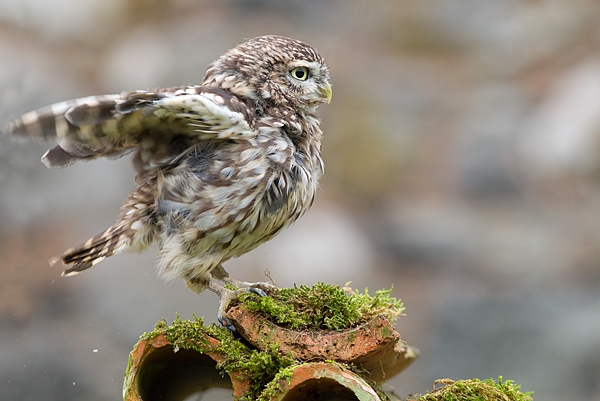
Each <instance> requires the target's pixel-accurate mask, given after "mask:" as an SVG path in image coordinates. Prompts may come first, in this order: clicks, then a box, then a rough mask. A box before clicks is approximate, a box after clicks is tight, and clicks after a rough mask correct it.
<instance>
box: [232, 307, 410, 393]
mask: <svg viewBox="0 0 600 401" xmlns="http://www.w3.org/2000/svg"><path fill="white" fill-rule="evenodd" d="M227 317H228V318H229V320H230V321H231V322H232V324H233V325H234V326H235V328H236V330H237V331H238V333H240V335H241V336H242V337H244V338H245V339H246V340H247V341H248V342H250V343H251V344H252V345H254V346H255V347H257V348H259V349H264V348H265V346H266V345H268V344H279V350H280V351H281V352H282V353H285V354H290V355H293V356H295V357H296V358H298V359H301V360H305V361H315V360H334V361H338V362H344V363H354V364H357V365H361V366H362V367H363V368H365V369H367V370H368V371H370V372H371V374H372V378H373V380H375V381H376V382H379V381H382V380H384V379H385V378H389V377H391V376H393V375H395V374H397V373H398V372H400V371H401V370H403V369H405V368H406V367H407V366H408V365H410V363H412V361H413V360H414V359H415V358H416V356H417V355H418V351H416V349H414V348H410V347H408V346H407V345H406V343H405V342H404V341H402V340H400V334H398V332H397V331H396V330H394V328H393V327H392V325H391V323H390V322H389V321H388V320H387V319H386V318H384V317H382V316H377V317H375V318H374V319H372V320H371V321H369V322H367V323H365V324H363V325H361V326H359V327H356V328H353V329H349V330H345V331H341V332H337V331H326V330H323V331H308V330H306V331H295V330H290V329H287V328H283V327H280V326H277V325H276V324H275V323H273V322H271V321H269V320H267V319H266V318H265V317H264V316H262V315H260V314H259V313H253V312H249V311H248V310H246V309H244V308H243V306H241V305H236V306H234V307H232V308H230V309H229V311H228V312H227Z"/></svg>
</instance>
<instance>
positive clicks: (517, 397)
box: [408, 376, 533, 401]
mask: <svg viewBox="0 0 600 401" xmlns="http://www.w3.org/2000/svg"><path fill="white" fill-rule="evenodd" d="M437 383H442V384H444V386H443V387H441V388H438V389H436V390H434V391H432V392H431V393H428V394H425V395H423V396H420V397H417V398H409V399H408V401H417V400H418V401H496V400H497V401H531V400H532V398H531V396H532V395H533V393H523V392H521V391H520V388H521V386H518V385H515V384H513V382H512V381H511V380H507V381H502V376H500V377H499V378H498V381H497V382H496V381H495V380H494V379H487V380H479V379H471V380H458V381H453V380H448V379H446V380H440V381H438V382H436V384H437Z"/></svg>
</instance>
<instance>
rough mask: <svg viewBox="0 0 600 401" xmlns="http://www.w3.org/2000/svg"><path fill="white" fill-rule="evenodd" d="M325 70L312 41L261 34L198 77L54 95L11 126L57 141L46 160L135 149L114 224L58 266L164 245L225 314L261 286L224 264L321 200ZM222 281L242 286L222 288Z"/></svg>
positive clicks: (174, 266)
mask: <svg viewBox="0 0 600 401" xmlns="http://www.w3.org/2000/svg"><path fill="white" fill-rule="evenodd" d="M329 80H330V77H329V70H328V68H327V66H326V64H325V61H324V60H323V58H322V57H321V56H320V55H319V53H318V52H317V51H316V50H315V49H313V48H312V47H310V46H309V45H307V44H305V43H303V42H300V41H298V40H294V39H289V38H285V37H282V36H272V35H270V36H260V37H257V38H254V39H251V40H249V41H247V42H245V43H242V44H240V45H238V46H237V47H235V48H233V49H231V50H229V51H227V52H226V53H225V54H223V55H222V56H221V57H220V58H218V59H217V60H216V61H214V62H213V63H212V64H211V65H210V66H209V67H208V70H207V72H206V75H205V76H204V79H203V81H202V84H201V85H188V86H182V87H176V88H168V89H158V90H149V91H145V90H138V91H133V92H123V93H121V94H118V95H103V96H90V97H84V98H80V99H75V100H68V101H65V102H61V103H56V104H53V105H50V106H47V107H43V108H41V109H39V110H36V111H32V112H30V113H27V114H24V115H23V116H22V117H21V118H20V119H18V120H17V121H15V122H13V123H11V124H10V125H9V127H8V132H9V133H11V134H12V135H14V136H17V137H25V138H31V139H43V140H51V141H55V142H56V146H54V147H52V148H51V149H49V150H48V151H47V152H46V153H45V154H44V155H43V157H42V161H43V163H44V164H45V165H46V166H47V167H49V168H63V167H67V166H70V165H72V164H73V163H75V162H78V161H82V160H83V161H89V160H93V159H97V158H100V157H106V158H109V159H116V158H120V157H122V156H124V155H127V154H129V153H131V154H132V159H133V165H134V168H135V170H136V172H137V174H136V176H135V183H136V185H137V187H136V188H135V190H133V191H132V192H131V193H130V194H129V196H128V197H127V199H126V200H125V202H124V203H123V206H122V208H121V213H120V215H119V217H118V219H117V221H116V223H115V224H113V225H112V226H110V227H109V228H107V229H106V230H105V231H103V232H102V233H100V234H98V235H96V236H94V237H92V238H90V239H88V240H87V241H85V242H84V243H82V244H81V245H79V246H76V247H74V248H71V249H69V250H67V251H65V252H64V253H63V254H62V255H60V256H58V257H56V258H53V259H52V260H51V261H50V262H51V264H55V263H57V262H62V263H63V264H64V265H65V267H66V269H65V270H64V272H63V275H64V276H70V275H74V274H77V273H79V272H81V271H83V270H86V269H88V268H90V267H92V266H94V265H96V264H98V263H100V262H101V261H103V260H104V259H106V258H107V257H110V256H113V255H116V254H119V253H122V252H129V251H134V252H140V251H143V250H144V249H146V248H147V247H149V246H150V245H151V244H154V243H156V245H157V248H158V256H159V257H158V262H157V269H158V273H159V275H160V276H161V277H163V278H165V279H176V278H182V279H183V280H185V282H186V284H187V286H188V287H189V288H190V289H191V290H192V291H194V292H197V293H200V292H202V291H204V290H205V289H207V288H208V289H209V290H211V291H213V292H215V293H216V294H218V295H219V297H220V300H221V303H220V308H219V315H220V316H222V315H224V312H225V311H226V308H227V306H228V304H229V302H230V301H231V300H232V299H233V297H235V296H236V295H237V293H239V292H243V291H248V289H253V288H256V289H258V291H260V283H246V282H241V281H238V280H235V279H233V278H231V277H229V275H228V273H227V272H226V271H225V270H224V268H223V263H224V262H226V261H227V260H229V259H231V258H233V257H238V256H240V255H242V254H244V253H246V252H249V251H251V250H252V249H254V248H256V247H257V246H259V245H260V244H262V243H264V242H265V241H268V240H269V239H271V238H273V237H274V236H276V235H277V234H278V233H279V232H281V230H283V229H284V228H285V227H287V226H289V225H290V224H291V223H292V222H294V221H295V220H297V219H298V218H299V217H300V216H302V215H303V214H304V213H305V212H306V211H307V210H308V209H309V208H310V206H311V205H312V204H313V200H314V197H315V192H316V190H317V185H318V181H319V178H320V177H321V176H322V174H323V161H322V159H321V138H322V131H321V128H320V121H319V118H318V116H317V113H316V110H317V107H318V106H319V104H321V103H329V102H330V100H331V95H332V90H331V86H330V83H329ZM225 283H227V284H230V285H231V286H233V287H235V288H237V290H232V289H230V288H231V287H230V286H228V287H229V288H226V286H225V285H224V284H225Z"/></svg>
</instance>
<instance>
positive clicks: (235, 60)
mask: <svg viewBox="0 0 600 401" xmlns="http://www.w3.org/2000/svg"><path fill="white" fill-rule="evenodd" d="M203 85H208V86H217V87H220V88H223V89H227V90H230V91H231V92H233V93H234V94H236V95H237V96H240V97H242V98H246V99H252V100H254V101H256V102H258V103H261V104H263V105H269V104H271V105H274V106H281V105H285V104H288V105H290V106H295V107H301V108H309V109H314V108H315V107H316V106H317V105H318V104H319V103H329V101H330V100H331V86H330V84H329V69H328V68H327V65H326V64H325V61H324V60H323V58H322V57H321V56H320V55H319V53H318V52H317V51H316V50H315V49H313V48H312V47H310V46H309V45H307V44H306V43H303V42H300V41H298V40H295V39H289V38H285V37H283V36H274V35H268V36H259V37H257V38H254V39H250V40H249V41H247V42H245V43H242V44H241V45H239V46H237V47H234V48H233V49H231V50H229V51H228V52H227V53H225V54H224V55H222V56H221V57H220V58H219V59H218V60H216V61H215V62H213V63H212V64H211V66H210V67H209V69H208V71H207V72H206V76H205V78H204V81H203Z"/></svg>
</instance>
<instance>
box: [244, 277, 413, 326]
mask: <svg viewBox="0 0 600 401" xmlns="http://www.w3.org/2000/svg"><path fill="white" fill-rule="evenodd" d="M392 290H393V287H392V288H391V289H389V290H380V291H377V292H376V293H375V296H370V295H369V292H368V290H367V289H365V292H364V293H362V294H361V293H360V292H354V291H352V292H347V291H346V290H344V289H342V288H340V287H339V286H334V285H330V284H324V283H317V284H315V285H314V286H312V287H309V286H306V285H301V286H299V287H298V286H296V285H294V287H293V288H279V289H274V290H273V291H271V293H270V294H269V296H268V297H260V296H258V295H256V294H254V293H246V294H242V295H241V296H240V298H239V301H240V302H242V303H244V305H245V307H246V308H248V309H249V310H250V311H253V312H260V313H263V314H264V315H266V316H267V317H268V318H269V319H270V320H271V321H273V322H275V323H277V324H279V325H281V326H283V327H287V328H290V329H294V330H337V331H340V330H344V329H348V328H351V327H356V326H358V325H360V324H361V323H364V322H366V321H368V320H370V319H372V318H374V317H375V316H377V315H383V316H385V317H387V318H388V319H389V320H394V319H396V318H397V317H398V316H400V315H401V314H402V311H403V310H404V306H403V304H402V302H401V301H400V300H398V299H395V298H393V297H391V296H390V294H391V292H392Z"/></svg>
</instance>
